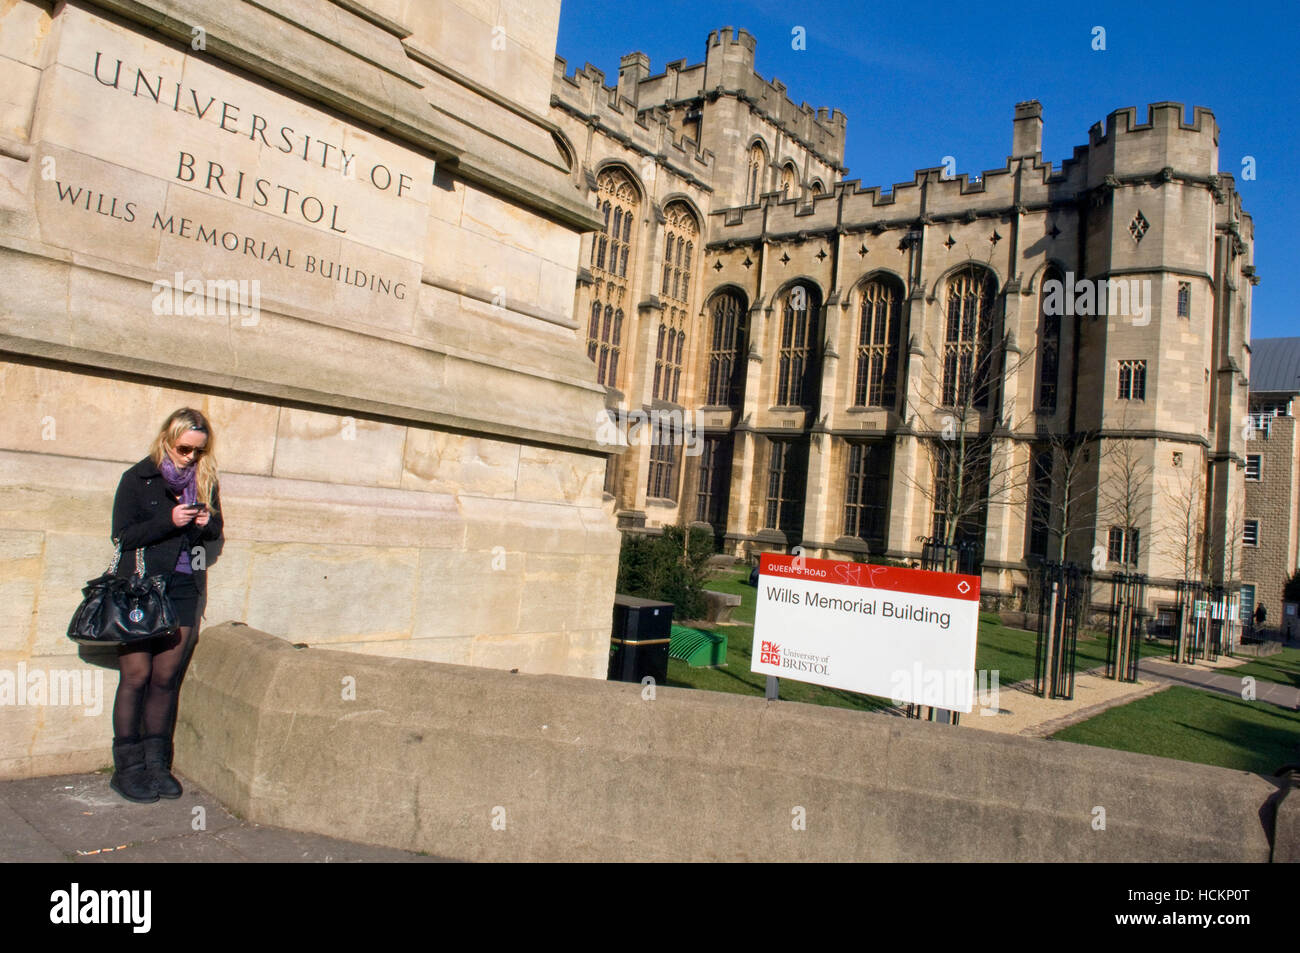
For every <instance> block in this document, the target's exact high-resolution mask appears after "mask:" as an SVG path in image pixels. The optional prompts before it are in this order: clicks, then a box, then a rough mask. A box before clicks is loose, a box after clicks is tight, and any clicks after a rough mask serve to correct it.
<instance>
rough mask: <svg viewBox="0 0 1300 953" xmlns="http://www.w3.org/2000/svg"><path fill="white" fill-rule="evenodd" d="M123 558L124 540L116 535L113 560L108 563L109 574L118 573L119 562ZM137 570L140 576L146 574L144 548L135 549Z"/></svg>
mask: <svg viewBox="0 0 1300 953" xmlns="http://www.w3.org/2000/svg"><path fill="white" fill-rule="evenodd" d="M121 559H122V541H121V540H119V539H117V538H116V537H114V539H113V561H112V562H111V563H109V564H108V573H107V575H110V576H115V575H117V564H118V562H119V561H121ZM135 571H136V574H137V575H139V576H143V575H144V549H143V548H141V549H137V550H136V551H135Z"/></svg>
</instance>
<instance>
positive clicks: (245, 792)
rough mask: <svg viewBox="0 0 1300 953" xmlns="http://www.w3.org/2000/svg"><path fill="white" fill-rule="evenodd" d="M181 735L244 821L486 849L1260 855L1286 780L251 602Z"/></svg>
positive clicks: (219, 629)
mask: <svg viewBox="0 0 1300 953" xmlns="http://www.w3.org/2000/svg"><path fill="white" fill-rule="evenodd" d="M349 686H354V688H355V699H354V700H349V699H348V697H347V696H348V695H349ZM176 751H177V754H176V761H177V766H178V768H179V770H180V771H182V772H183V773H184V774H185V775H186V776H188V777H190V778H192V779H193V780H194V781H196V782H197V783H198V784H199V785H201V786H202V787H203V788H205V789H206V790H208V791H209V792H210V793H212V794H213V795H214V796H216V797H217V798H219V799H220V800H221V801H223V802H224V803H225V804H226V805H227V806H228V807H230V808H232V809H234V810H236V811H238V812H239V813H240V814H241V815H242V816H244V817H246V818H247V819H249V820H251V821H255V822H258V823H264V824H274V825H277V826H282V827H288V828H293V829H297V830H302V831H310V832H314V833H320V834H326V835H329V836H332V837H339V838H345V839H352V840H359V841H366V842H369V843H374V844H382V845H386V846H391V847H399V848H402V849H405V850H425V851H428V852H429V853H435V854H439V855H442V856H447V857H456V858H466V859H481V860H842V861H850V860H872V861H897V860H982V861H1050V860H1065V861H1099V860H1100V861H1146V860H1156V861H1267V860H1268V859H1269V854H1270V844H1269V839H1268V836H1267V834H1266V832H1265V829H1264V826H1263V823H1262V822H1261V813H1260V812H1261V808H1262V807H1263V805H1264V804H1265V802H1266V801H1268V800H1269V798H1270V797H1272V796H1273V795H1274V794H1275V792H1276V790H1277V788H1276V785H1274V784H1272V783H1270V782H1269V781H1268V780H1267V779H1265V778H1263V777H1261V776H1259V775H1255V774H1251V773H1248V772H1244V771H1229V770H1225V769H1222V768H1213V767H1206V766H1203V765H1195V764H1189V763H1185V762H1180V761H1173V760H1169V759H1164V758H1155V757H1150V756H1146V755H1137V754H1130V753H1127V752H1118V751H1107V750H1103V749H1099V748H1090V747H1086V746H1082V745H1073V744H1069V743H1065V742H1053V741H1041V740H1037V739H1030V738H1019V737H1007V736H1001V735H995V734H991V733H987V732H982V731H979V730H976V729H971V728H965V727H962V728H953V727H950V726H946V725H940V724H931V723H928V722H916V721H908V720H905V719H895V718H887V717H884V716H880V715H873V714H867V713H862V712H852V711H846V710H841V709H831V708H820V707H816V706H811V705H801V704H797V703H790V702H777V703H767V702H764V701H763V700H761V699H756V698H745V697H740V696H736V695H728V694H723V693H714V692H705V691H692V690H688V689H669V688H660V689H658V691H657V693H656V696H655V697H654V698H653V699H646V698H644V697H643V695H642V687H641V686H640V685H623V684H616V683H607V682H602V681H597V680H591V679H581V678H571V677H565V676H552V675H513V674H510V673H509V672H506V671H502V670H494V669H483V668H468V667H463V666H456V665H445V664H438V663H432V662H419V661H413V660H408V659H386V658H376V657H371V656H363V655H354V654H349V653H343V652H334V651H329V650H324V649H295V648H293V646H292V645H290V644H288V643H286V642H283V641H281V640H279V639H277V638H274V637H272V636H269V635H266V634H265V633H261V632H258V631H256V630H253V629H250V628H248V627H246V626H240V625H237V624H223V625H218V626H213V627H212V628H209V629H206V630H204V632H203V633H202V635H201V636H200V639H199V645H198V648H197V650H196V652H195V655H194V658H193V663H192V666H191V669H190V673H189V676H188V677H187V679H186V682H185V686H184V689H183V697H182V699H181V705H180V720H179V724H178V727H177V734H176ZM1096 808H1102V809H1104V811H1105V829H1104V830H1096V829H1094V826H1093V825H1094V823H1095V818H1096V817H1098V816H1099V815H1098V814H1097V812H1096V810H1095V809H1096ZM1265 816H1267V812H1266V815H1265ZM800 818H802V819H803V827H804V829H797V828H798V827H799V826H800V825H799V823H798V822H799V820H800ZM494 821H495V822H496V823H495V826H494ZM1287 830H1288V831H1290V830H1291V828H1289V827H1288V828H1287ZM1287 836H1291V835H1290V834H1288V835H1287ZM1278 856H1294V848H1293V847H1291V848H1286V849H1282V848H1279V850H1278Z"/></svg>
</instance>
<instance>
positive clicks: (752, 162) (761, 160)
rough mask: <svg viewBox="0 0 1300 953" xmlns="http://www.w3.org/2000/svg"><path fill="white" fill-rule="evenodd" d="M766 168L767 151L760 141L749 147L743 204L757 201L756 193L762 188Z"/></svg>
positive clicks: (751, 203)
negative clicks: (747, 172) (747, 173)
mask: <svg viewBox="0 0 1300 953" xmlns="http://www.w3.org/2000/svg"><path fill="white" fill-rule="evenodd" d="M766 169H767V151H766V150H765V149H764V148H763V144H762V143H761V142H756V143H754V144H753V145H752V146H750V147H749V178H748V180H747V182H746V187H745V204H746V205H753V204H755V203H756V202H757V201H758V193H759V191H760V190H761V189H762V188H763V173H764V171H765V170H766Z"/></svg>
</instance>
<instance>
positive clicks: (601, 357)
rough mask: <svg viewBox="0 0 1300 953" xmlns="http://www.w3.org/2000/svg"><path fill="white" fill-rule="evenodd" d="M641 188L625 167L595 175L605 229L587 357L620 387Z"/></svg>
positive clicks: (595, 249) (596, 248)
mask: <svg viewBox="0 0 1300 953" xmlns="http://www.w3.org/2000/svg"><path fill="white" fill-rule="evenodd" d="M640 204H641V199H640V192H638V191H637V188H636V186H635V185H634V184H633V182H632V178H631V176H629V175H628V174H627V173H626V172H624V171H623V170H622V169H617V168H612V169H606V170H605V171H604V172H602V173H600V175H599V176H597V178H596V208H597V210H598V211H599V212H600V214H601V217H602V219H603V220H604V223H605V227H604V230H603V231H601V232H598V233H597V234H596V236H595V239H594V240H593V243H592V250H591V256H592V258H591V266H592V277H593V279H594V280H593V282H592V288H593V301H592V306H591V319H590V322H589V323H588V326H587V356H588V357H589V358H591V360H592V361H593V362H594V363H595V365H596V380H597V381H598V382H599V383H601V384H604V385H605V386H606V387H617V386H618V365H619V358H620V356H621V354H622V351H623V313H624V308H625V307H626V306H627V302H626V300H625V299H626V298H627V295H628V282H627V267H628V260H629V257H630V255H631V249H632V220H633V219H634V218H635V217H636V215H637V212H638V211H639V208H640Z"/></svg>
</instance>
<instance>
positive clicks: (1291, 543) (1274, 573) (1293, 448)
mask: <svg viewBox="0 0 1300 953" xmlns="http://www.w3.org/2000/svg"><path fill="white" fill-rule="evenodd" d="M1250 347H1251V361H1250V428H1249V431H1248V433H1249V434H1250V437H1251V439H1250V440H1249V441H1247V443H1246V451H1245V456H1246V474H1245V476H1246V493H1245V505H1244V506H1243V507H1242V509H1241V512H1240V514H1238V517H1237V522H1238V523H1239V524H1240V532H1241V539H1242V559H1241V579H1242V582H1241V610H1242V614H1243V618H1246V617H1248V616H1249V615H1250V614H1251V612H1252V611H1253V609H1254V607H1255V606H1256V605H1262V606H1264V608H1265V609H1266V610H1267V612H1268V617H1267V619H1266V620H1265V625H1266V626H1268V627H1269V628H1279V629H1282V631H1284V632H1288V633H1292V632H1296V633H1300V622H1298V621H1297V616H1296V612H1297V607H1296V605H1295V604H1294V603H1292V604H1290V605H1289V606H1288V605H1287V604H1285V602H1284V600H1283V598H1282V590H1283V588H1284V587H1285V585H1286V583H1287V581H1288V580H1289V579H1290V578H1291V577H1292V576H1294V575H1295V572H1296V567H1297V565H1300V562H1298V560H1300V440H1297V439H1296V437H1297V434H1296V418H1295V410H1296V398H1297V397H1300V338H1297V337H1292V338H1256V339H1255V340H1254V341H1251V342H1250Z"/></svg>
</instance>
